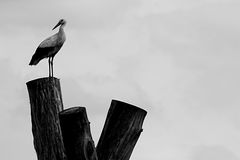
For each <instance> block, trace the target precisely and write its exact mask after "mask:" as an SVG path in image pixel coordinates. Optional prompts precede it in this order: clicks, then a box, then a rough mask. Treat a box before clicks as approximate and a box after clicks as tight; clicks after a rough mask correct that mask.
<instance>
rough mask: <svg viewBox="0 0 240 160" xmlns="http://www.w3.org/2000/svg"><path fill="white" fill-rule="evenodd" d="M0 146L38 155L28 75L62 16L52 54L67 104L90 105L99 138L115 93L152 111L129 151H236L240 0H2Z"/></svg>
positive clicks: (44, 69)
mask: <svg viewBox="0 0 240 160" xmlns="http://www.w3.org/2000/svg"><path fill="white" fill-rule="evenodd" d="M0 10H1V14H0V19H1V25H0V35H1V36H0V72H1V78H0V88H1V89H0V105H1V109H2V110H1V112H0V127H1V128H0V129H1V132H0V155H1V159H4V160H14V159H33V160H37V158H36V154H35V151H34V148H33V142H32V141H33V139H32V133H31V122H30V106H29V99H28V93H27V89H26V85H25V83H26V82H27V81H29V80H32V79H35V78H39V77H45V76H48V65H47V60H43V61H41V62H40V63H39V64H38V65H37V66H36V67H30V66H28V63H29V61H30V59H31V56H32V54H33V53H34V51H35V49H36V48H37V46H38V45H39V43H40V42H41V41H42V40H43V39H45V38H47V37H48V36H50V35H52V34H54V33H55V32H56V31H52V30H51V29H52V27H53V26H54V25H55V24H56V23H57V22H58V20H59V19H60V18H65V19H66V20H67V22H68V23H67V25H66V27H65V32H66V36H67V41H66V43H65V44H64V46H63V48H62V49H61V51H60V52H59V53H58V54H57V56H56V58H55V68H54V69H55V70H54V71H55V76H56V77H58V78H60V79H61V87H62V92H63V93H62V94H63V100H64V106H65V108H68V107H73V106H85V107H87V113H88V118H89V120H90V122H91V130H92V134H93V138H94V141H95V143H97V141H98V138H99V136H100V133H101V130H102V127H103V123H104V121H105V117H106V114H107V110H108V108H109V105H110V103H111V99H118V100H122V101H125V102H128V103H132V104H134V105H137V106H139V107H141V108H143V109H145V110H147V111H148V115H147V117H146V119H145V122H144V126H143V129H144V131H143V133H142V135H141V137H140V139H139V141H138V143H137V145H136V147H135V149H134V152H133V154H132V157H131V160H146V159H148V160H159V159H164V160H215V159H216V160H226V159H228V160H240V152H239V148H240V118H239V114H240V108H239V106H240V100H239V96H240V83H239V82H240V74H239V70H240V64H239V61H240V56H239V52H240V40H239V37H240V30H239V28H240V21H239V15H240V2H239V1H237V0H182V1H179V0H102V1H98V0H82V1H73V0H68V1H60V0H58V1H57V0H52V1H49V0H41V1H33V0H31V1H30V0H22V1H17V0H1V1H0Z"/></svg>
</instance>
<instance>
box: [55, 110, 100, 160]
mask: <svg viewBox="0 0 240 160" xmlns="http://www.w3.org/2000/svg"><path fill="white" fill-rule="evenodd" d="M59 118H60V124H61V129H62V135H63V141H64V145H65V149H66V154H67V157H68V160H97V154H96V149H95V146H94V142H93V140H92V136H91V131H90V125H89V124H90V122H89V121H88V118H87V113H86V109H85V108H84V107H73V108H69V109H66V110H64V111H62V112H60V114H59Z"/></svg>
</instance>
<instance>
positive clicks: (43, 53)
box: [29, 19, 66, 77]
mask: <svg viewBox="0 0 240 160" xmlns="http://www.w3.org/2000/svg"><path fill="white" fill-rule="evenodd" d="M65 24H66V21H65V20H64V19H61V20H59V22H58V23H57V24H56V26H55V27H53V29H52V30H54V29H55V28H57V27H58V26H60V27H59V31H58V32H57V33H56V34H54V35H52V36H51V37H49V38H47V39H45V40H44V41H42V42H41V43H40V45H39V46H38V48H37V49H36V51H35V53H34V55H33V56H32V59H31V61H30V63H29V65H37V64H38V62H39V61H41V60H42V59H44V58H48V68H49V77H53V58H54V56H55V55H56V54H57V53H58V51H59V50H60V49H61V47H62V45H63V43H64V42H65V40H66V37H65V33H64V30H63V27H64V26H65Z"/></svg>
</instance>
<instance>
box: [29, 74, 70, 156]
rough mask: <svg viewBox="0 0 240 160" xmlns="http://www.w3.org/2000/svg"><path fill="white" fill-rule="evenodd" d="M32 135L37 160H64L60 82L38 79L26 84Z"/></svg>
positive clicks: (51, 79) (52, 79)
mask: <svg viewBox="0 0 240 160" xmlns="http://www.w3.org/2000/svg"><path fill="white" fill-rule="evenodd" d="M27 88H28V92H29V98H30V105H31V120H32V133H33V138H34V148H35V150H36V153H37V157H38V160H66V155H65V149H64V144H63V140H62V133H61V128H60V122H59V116H58V114H59V112H60V111H61V110H63V104H62V95H61V88H60V82H59V79H57V78H49V77H47V78H40V79H36V80H32V81H29V82H27Z"/></svg>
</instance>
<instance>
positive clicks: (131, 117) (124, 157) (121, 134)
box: [97, 100, 147, 160]
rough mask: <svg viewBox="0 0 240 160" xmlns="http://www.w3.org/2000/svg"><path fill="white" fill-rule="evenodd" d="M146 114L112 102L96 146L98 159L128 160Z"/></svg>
mask: <svg viewBox="0 0 240 160" xmlns="http://www.w3.org/2000/svg"><path fill="white" fill-rule="evenodd" d="M146 114H147V112H146V111H145V110H143V109H141V108H138V107H136V106H133V105H131V104H127V103H124V102H121V101H117V100H112V103H111V106H110V109H109V111H108V114H107V118H106V121H105V124H104V128H103V131H102V134H101V136H100V139H99V142H98V144H97V155H98V159H99V160H129V158H130V156H131V154H132V151H133V148H134V146H135V144H136V142H137V140H138V138H139V136H140V134H141V132H142V124H143V121H144V118H145V116H146Z"/></svg>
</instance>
